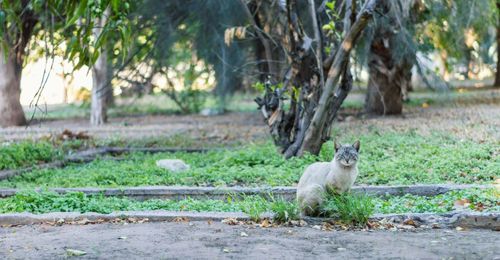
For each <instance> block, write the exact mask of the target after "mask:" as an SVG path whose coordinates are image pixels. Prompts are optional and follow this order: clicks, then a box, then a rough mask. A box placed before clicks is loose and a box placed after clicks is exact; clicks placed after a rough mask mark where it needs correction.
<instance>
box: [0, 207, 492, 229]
mask: <svg viewBox="0 0 500 260" xmlns="http://www.w3.org/2000/svg"><path fill="white" fill-rule="evenodd" d="M499 216H500V213H478V212H451V213H446V214H431V213H409V214H376V215H374V216H373V217H371V218H370V221H385V222H388V223H394V224H404V223H405V222H406V223H407V221H409V220H413V222H414V223H415V224H416V225H418V226H420V225H427V226H428V227H432V228H454V227H461V228H485V229H492V230H499V229H500V221H499ZM272 217H273V214H271V213H265V214H263V215H262V218H272ZM117 218H118V219H128V218H135V219H138V220H140V219H148V221H152V222H158V221H174V220H176V219H186V220H190V221H207V220H212V221H222V220H224V219H228V218H234V219H238V220H242V221H247V220H250V217H249V216H248V215H247V214H245V213H242V212H190V211H164V210H153V211H119V212H113V213H111V214H99V213H82V214H81V213H77V212H53V213H46V214H32V213H12V214H0V226H12V225H32V224H42V223H47V222H50V223H61V224H63V223H65V222H66V223H71V222H75V223H78V221H82V220H88V221H90V222H98V221H113V220H115V219H117ZM304 220H305V221H306V222H307V223H309V224H321V223H322V222H324V221H330V220H332V219H325V218H309V217H308V218H304Z"/></svg>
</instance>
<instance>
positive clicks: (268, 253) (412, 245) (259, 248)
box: [0, 221, 500, 259]
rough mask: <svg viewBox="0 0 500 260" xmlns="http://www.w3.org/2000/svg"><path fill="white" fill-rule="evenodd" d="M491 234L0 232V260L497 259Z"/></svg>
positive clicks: (182, 228) (218, 229)
mask: <svg viewBox="0 0 500 260" xmlns="http://www.w3.org/2000/svg"><path fill="white" fill-rule="evenodd" d="M498 241H500V233H499V232H495V231H489V230H464V231H457V230H441V229H434V230H420V231H417V232H409V231H406V232H405V231H373V232H367V231H321V230H317V229H315V228H312V227H311V226H307V227H279V228H261V227H255V226H249V225H237V226H230V225H227V224H222V223H220V222H206V221H203V222H176V223H174V222H157V223H141V224H123V223H121V224H116V223H115V224H113V223H104V224H94V225H63V226H48V225H32V226H20V227H9V228H0V259H61V258H67V257H68V249H70V250H80V251H84V252H85V253H86V254H85V255H83V256H79V258H83V259H193V258H196V259H226V258H227V259H231V258H234V259H351V258H358V259H359V258H362V259H367V258H369V259H388V258H398V259H500V258H499V255H498V252H499V249H500V243H499V242H498Z"/></svg>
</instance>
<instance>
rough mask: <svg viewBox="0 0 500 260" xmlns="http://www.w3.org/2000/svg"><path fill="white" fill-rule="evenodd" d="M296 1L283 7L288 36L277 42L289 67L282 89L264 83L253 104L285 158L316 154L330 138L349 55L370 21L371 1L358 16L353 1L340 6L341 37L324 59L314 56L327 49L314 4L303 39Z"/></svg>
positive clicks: (346, 87) (347, 80)
mask: <svg viewBox="0 0 500 260" xmlns="http://www.w3.org/2000/svg"><path fill="white" fill-rule="evenodd" d="M296 2H297V1H292V0H290V1H286V2H285V3H286V7H285V8H286V12H287V16H288V28H289V32H288V35H287V36H286V38H285V39H282V40H281V42H282V45H283V46H284V47H286V49H287V50H288V51H287V54H288V55H289V57H288V58H289V60H290V63H291V64H290V68H289V69H288V70H287V72H286V74H285V75H284V77H283V80H282V84H280V85H278V86H273V85H271V84H270V83H269V82H266V93H265V95H264V97H263V98H257V99H256V100H255V101H256V102H257V103H258V104H259V109H261V111H262V114H263V115H264V118H265V119H266V123H267V124H268V126H269V128H270V130H271V136H272V137H273V139H274V142H275V144H276V145H277V146H279V147H280V148H281V152H282V153H283V154H284V155H285V157H286V158H289V157H292V156H300V155H303V154H304V153H311V154H318V153H319V151H320V149H321V146H322V145H323V143H324V142H326V141H327V140H328V139H329V138H330V134H331V131H330V130H331V126H332V125H333V122H334V121H333V119H334V117H335V115H336V113H337V111H338V110H339V108H340V106H341V104H342V102H343V101H344V99H345V98H346V97H347V94H348V93H349V91H350V89H351V87H352V77H351V75H350V73H349V58H350V52H351V50H352V49H353V47H354V46H355V45H356V42H357V39H358V38H359V36H360V35H361V33H362V31H363V30H364V28H365V27H366V26H367V24H368V22H369V21H370V20H371V18H372V15H373V12H374V9H375V6H376V3H377V0H369V1H367V2H366V3H365V4H364V6H363V7H362V8H361V11H360V14H359V15H358V16H356V15H355V10H356V4H355V3H356V1H345V4H344V8H345V9H346V13H347V14H346V16H345V22H344V25H345V26H344V34H343V35H344V38H343V39H338V38H336V39H335V41H338V42H336V44H335V46H337V48H336V49H335V50H334V51H332V52H331V56H330V57H328V58H327V59H325V60H323V59H322V58H321V56H317V54H319V53H323V52H324V50H321V49H322V48H324V47H325V46H327V45H326V44H323V43H322V37H321V31H320V30H321V28H322V26H321V24H320V23H317V21H318V20H317V13H316V10H317V8H316V6H315V2H314V0H309V1H308V7H309V12H310V16H311V20H312V27H313V29H314V31H315V39H311V38H309V37H308V36H307V35H306V34H305V32H304V30H303V27H302V23H301V21H300V17H299V15H298V13H297V9H298V7H297V3H296ZM351 24H352V25H351ZM314 42H316V44H314ZM283 43H284V44H283ZM314 45H316V50H315V51H314V50H313V49H314ZM329 45H330V44H329ZM329 45H328V46H329ZM323 70H324V72H325V73H323ZM285 102H289V106H288V107H289V108H288V109H285V107H286V105H285Z"/></svg>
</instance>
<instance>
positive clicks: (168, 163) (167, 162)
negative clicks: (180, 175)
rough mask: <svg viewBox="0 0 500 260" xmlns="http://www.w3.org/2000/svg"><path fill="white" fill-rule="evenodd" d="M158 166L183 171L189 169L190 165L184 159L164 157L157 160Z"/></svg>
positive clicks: (173, 170)
mask: <svg viewBox="0 0 500 260" xmlns="http://www.w3.org/2000/svg"><path fill="white" fill-rule="evenodd" d="M156 166H158V167H160V168H163V169H166V170H169V171H172V172H182V171H186V170H189V165H188V164H186V163H185V162H184V161H183V160H179V159H163V160H158V161H156Z"/></svg>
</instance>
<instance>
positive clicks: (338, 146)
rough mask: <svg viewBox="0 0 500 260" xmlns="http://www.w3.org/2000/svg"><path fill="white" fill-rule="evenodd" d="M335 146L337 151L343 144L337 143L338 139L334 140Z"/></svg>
mask: <svg viewBox="0 0 500 260" xmlns="http://www.w3.org/2000/svg"><path fill="white" fill-rule="evenodd" d="M333 147H334V148H335V152H337V151H338V150H339V149H340V147H341V145H340V144H339V143H337V140H335V141H333Z"/></svg>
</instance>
